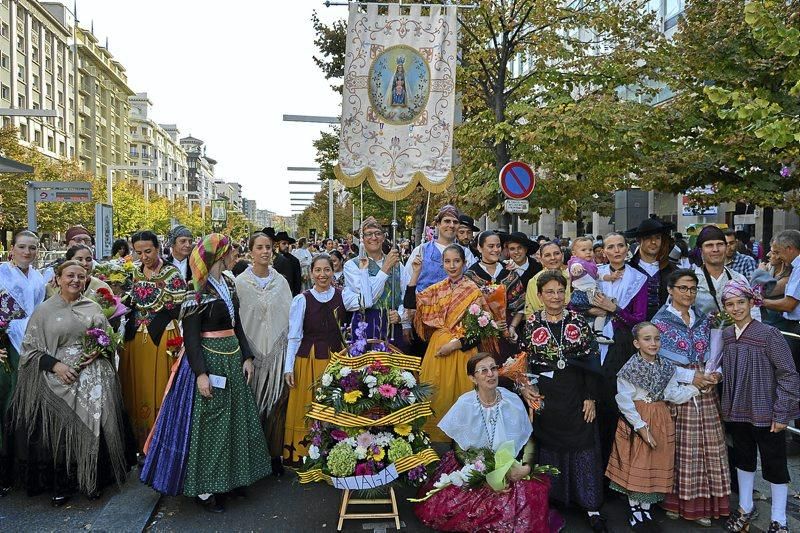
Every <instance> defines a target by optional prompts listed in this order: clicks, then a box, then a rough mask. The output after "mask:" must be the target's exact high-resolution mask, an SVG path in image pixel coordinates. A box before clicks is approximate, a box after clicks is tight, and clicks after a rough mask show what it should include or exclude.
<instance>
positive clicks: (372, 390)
mask: <svg viewBox="0 0 800 533" xmlns="http://www.w3.org/2000/svg"><path fill="white" fill-rule="evenodd" d="M376 394H378V389H369V393H368V394H367V397H368V398H372V397H373V396H375V395H376Z"/></svg>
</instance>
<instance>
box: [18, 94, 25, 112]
mask: <svg viewBox="0 0 800 533" xmlns="http://www.w3.org/2000/svg"><path fill="white" fill-rule="evenodd" d="M17 107H19V108H20V109H24V108H25V95H24V94H18V95H17Z"/></svg>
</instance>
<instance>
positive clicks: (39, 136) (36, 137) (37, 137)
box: [33, 130, 42, 146]
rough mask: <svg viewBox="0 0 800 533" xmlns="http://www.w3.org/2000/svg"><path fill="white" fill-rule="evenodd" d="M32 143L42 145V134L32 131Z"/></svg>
mask: <svg viewBox="0 0 800 533" xmlns="http://www.w3.org/2000/svg"><path fill="white" fill-rule="evenodd" d="M33 142H34V143H36V145H37V146H41V145H42V132H41V131H39V130H34V131H33Z"/></svg>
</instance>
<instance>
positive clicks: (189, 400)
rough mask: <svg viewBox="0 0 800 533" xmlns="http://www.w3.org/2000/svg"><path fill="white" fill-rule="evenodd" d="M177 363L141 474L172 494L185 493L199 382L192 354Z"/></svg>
mask: <svg viewBox="0 0 800 533" xmlns="http://www.w3.org/2000/svg"><path fill="white" fill-rule="evenodd" d="M175 366H177V367H178V368H176V369H175V375H174V377H173V380H172V383H171V386H170V388H169V390H168V391H167V393H166V395H165V398H164V403H163V404H162V405H161V410H160V411H159V412H158V419H157V420H156V424H155V427H154V428H153V433H152V435H153V436H152V437H151V440H150V441H149V442H148V444H149V446H148V447H146V448H145V452H146V453H147V457H146V458H145V462H144V465H143V466H142V472H141V475H140V479H141V480H142V482H143V483H145V484H147V485H150V486H151V487H153V488H154V489H155V490H157V491H158V492H161V493H162V494H169V495H170V496H177V495H178V494H181V493H182V492H183V482H184V480H185V478H186V458H187V456H188V455H189V436H190V433H191V430H192V408H193V406H194V389H195V382H196V377H195V375H194V372H192V368H191V367H190V366H189V359H188V357H186V356H185V355H184V356H183V357H181V360H180V362H179V363H176V365H173V368H174V367H175Z"/></svg>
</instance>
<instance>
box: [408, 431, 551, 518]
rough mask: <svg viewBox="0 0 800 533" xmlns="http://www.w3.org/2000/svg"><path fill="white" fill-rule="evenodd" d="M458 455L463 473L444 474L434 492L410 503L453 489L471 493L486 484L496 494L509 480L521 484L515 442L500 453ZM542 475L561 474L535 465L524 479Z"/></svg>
mask: <svg viewBox="0 0 800 533" xmlns="http://www.w3.org/2000/svg"><path fill="white" fill-rule="evenodd" d="M457 454H458V460H459V463H460V464H462V465H463V466H462V467H461V469H460V470H455V471H453V472H450V473H448V474H442V475H441V476H439V479H438V480H436V481H435V482H434V484H433V489H432V490H430V491H429V492H428V493H427V494H426V495H425V496H424V497H422V498H419V499H409V501H411V502H415V503H418V502H424V501H425V500H427V499H428V498H430V497H431V496H433V495H434V494H436V493H437V492H440V491H441V490H443V489H445V488H446V487H449V486H451V485H452V486H455V487H460V488H463V489H464V490H468V489H471V488H477V487H480V486H482V485H484V484H486V485H488V486H489V487H490V488H491V489H492V490H494V491H495V492H499V491H502V490H505V489H506V488H507V487H508V483H507V481H509V478H511V479H512V480H517V476H515V475H514V473H513V471H518V470H517V469H519V468H520V467H521V466H522V465H520V463H519V462H518V461H517V460H516V459H515V457H514V443H513V442H512V441H508V442H504V443H503V444H501V445H500V447H499V448H497V451H496V452H492V450H491V449H489V448H471V449H469V450H460V451H459V452H457ZM541 474H549V475H558V474H559V470H558V469H557V468H555V467H552V466H549V465H534V466H533V467H532V468H531V469H530V473H528V474H527V475H525V476H523V477H522V478H521V479H530V478H531V477H535V476H536V475H541Z"/></svg>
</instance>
